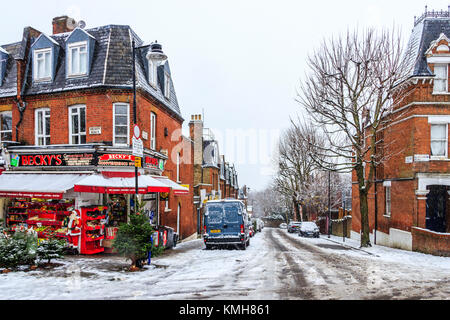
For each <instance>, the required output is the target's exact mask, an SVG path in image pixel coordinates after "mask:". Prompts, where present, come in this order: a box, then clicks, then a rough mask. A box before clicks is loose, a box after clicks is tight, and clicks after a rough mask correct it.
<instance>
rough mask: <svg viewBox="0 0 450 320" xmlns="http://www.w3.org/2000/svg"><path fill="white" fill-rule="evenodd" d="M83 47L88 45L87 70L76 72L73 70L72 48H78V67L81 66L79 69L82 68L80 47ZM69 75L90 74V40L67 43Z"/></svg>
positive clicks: (86, 53)
mask: <svg viewBox="0 0 450 320" xmlns="http://www.w3.org/2000/svg"><path fill="white" fill-rule="evenodd" d="M82 47H86V52H85V55H86V72H84V73H82V72H74V71H73V70H72V60H73V55H72V49H74V48H76V49H78V50H77V52H78V67H79V71H80V70H81V53H80V48H82ZM67 51H68V52H67V77H82V76H86V75H88V74H89V54H88V42H87V41H79V42H73V43H69V44H68V45H67Z"/></svg>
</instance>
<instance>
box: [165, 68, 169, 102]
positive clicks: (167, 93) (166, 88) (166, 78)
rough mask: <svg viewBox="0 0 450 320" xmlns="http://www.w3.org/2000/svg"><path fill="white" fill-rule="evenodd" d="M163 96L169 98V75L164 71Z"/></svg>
mask: <svg viewBox="0 0 450 320" xmlns="http://www.w3.org/2000/svg"><path fill="white" fill-rule="evenodd" d="M164 96H165V97H166V98H167V99H169V98H170V75H169V73H167V72H164Z"/></svg>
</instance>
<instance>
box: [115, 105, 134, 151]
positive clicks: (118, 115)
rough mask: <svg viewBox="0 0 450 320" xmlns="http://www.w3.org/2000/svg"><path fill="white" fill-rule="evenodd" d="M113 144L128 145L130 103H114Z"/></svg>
mask: <svg viewBox="0 0 450 320" xmlns="http://www.w3.org/2000/svg"><path fill="white" fill-rule="evenodd" d="M113 109H114V115H113V116H114V120H113V121H114V126H113V127H114V145H116V146H128V141H129V134H130V129H129V123H130V119H129V118H130V112H129V109H130V105H129V104H127V103H116V104H114V108H113Z"/></svg>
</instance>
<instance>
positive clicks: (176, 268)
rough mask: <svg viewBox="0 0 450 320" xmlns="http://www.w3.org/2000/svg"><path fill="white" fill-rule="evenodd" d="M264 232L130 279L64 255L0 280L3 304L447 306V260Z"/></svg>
mask: <svg viewBox="0 0 450 320" xmlns="http://www.w3.org/2000/svg"><path fill="white" fill-rule="evenodd" d="M339 241H341V242H342V239H341V238H338V237H332V238H330V239H327V236H322V238H320V239H312V238H301V237H299V236H298V235H297V234H289V233H287V231H286V230H285V229H284V230H282V229H273V228H264V229H263V232H261V233H257V234H256V235H255V236H254V237H253V238H251V245H250V246H249V247H248V248H247V250H245V251H244V250H236V249H221V250H205V249H204V245H203V242H202V240H193V241H189V242H185V243H182V244H179V245H178V246H177V247H176V248H174V249H173V250H169V251H167V252H166V253H165V254H164V255H162V256H160V257H157V258H154V259H152V264H151V265H150V266H146V267H145V269H144V270H143V271H138V272H128V271H126V268H127V266H128V265H129V263H128V261H125V259H123V258H120V257H116V256H108V255H102V256H68V257H66V259H62V260H56V261H55V262H57V263H59V264H60V265H59V266H57V267H55V268H54V269H52V270H42V269H38V270H34V271H17V272H10V273H7V274H0V292H1V298H2V299H50V300H53V299H71V300H74V299H76V300H84V299H121V300H127V299H153V300H155V299H156V300H171V299H180V300H181V299H194V300H200V299H214V300H228V299H237V300H239V299H248V300H253V299H254V300H262V299H267V300H274V299H276V300H278V299H449V297H450V258H445V257H435V256H430V255H425V254H420V253H415V252H408V251H403V250H398V249H392V248H386V247H381V246H374V247H372V248H368V249H364V251H361V250H357V249H353V248H351V247H354V248H358V244H357V243H356V242H355V241H354V240H349V239H346V242H345V245H341V244H339V243H337V242H339Z"/></svg>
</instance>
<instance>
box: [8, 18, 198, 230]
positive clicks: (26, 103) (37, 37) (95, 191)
mask: <svg viewBox="0 0 450 320" xmlns="http://www.w3.org/2000/svg"><path fill="white" fill-rule="evenodd" d="M52 27H53V33H52V34H51V35H49V34H46V33H44V32H41V31H39V30H36V29H34V28H32V27H26V28H24V32H23V37H22V39H21V40H20V41H19V42H16V43H11V44H5V45H1V46H0V61H1V62H0V119H1V130H0V139H1V140H0V141H1V142H2V145H3V149H2V150H3V158H4V159H5V160H6V166H5V168H6V169H7V170H6V171H4V173H3V174H2V175H1V176H0V178H1V179H3V180H2V181H1V182H0V197H3V198H2V201H3V203H5V202H7V201H11V199H14V198H15V197H17V196H27V197H30V198H31V197H39V195H41V196H43V195H44V196H46V197H48V198H51V197H52V196H57V197H58V198H59V199H61V198H63V199H65V198H69V199H75V200H74V201H75V206H76V207H79V206H81V205H83V204H84V203H88V204H101V203H103V204H106V203H116V204H119V203H121V204H124V205H125V207H127V208H126V209H124V210H125V212H128V213H129V212H130V210H133V196H132V194H133V193H134V187H135V185H134V181H135V174H134V170H135V169H134V168H135V160H136V158H135V157H134V156H133V155H132V149H131V144H132V137H133V132H134V131H133V118H134V116H136V123H137V125H138V126H139V127H140V129H141V132H140V138H141V140H142V142H143V147H144V148H143V149H144V151H143V157H142V161H141V162H142V164H141V165H140V166H139V165H138V166H139V172H138V178H139V181H140V182H139V184H138V186H139V193H141V194H142V197H143V198H144V199H145V200H146V201H147V205H146V206H147V208H148V211H149V213H151V215H152V218H153V222H154V223H155V224H161V225H166V226H170V227H172V228H173V229H174V230H175V232H176V233H178V234H179V237H180V238H181V239H185V238H188V237H190V236H193V235H195V233H196V216H195V211H194V208H193V188H192V185H193V175H192V161H191V160H192V159H191V156H192V150H191V149H192V142H191V141H190V140H189V139H188V138H186V137H184V136H182V135H181V134H180V133H181V128H182V124H183V122H184V119H183V116H182V114H181V110H180V106H179V103H178V100H177V95H176V92H175V87H174V82H173V77H172V72H171V70H170V66H169V61H168V60H167V56H166V55H165V54H164V53H163V51H162V47H161V45H160V44H158V43H157V42H153V43H151V44H145V43H144V41H143V40H142V39H140V38H139V36H138V35H137V34H136V33H135V32H134V31H133V30H132V29H131V27H130V26H127V25H106V26H101V27H95V28H89V29H86V28H85V24H84V23H77V22H75V21H74V20H73V19H71V18H69V17H67V16H62V17H57V18H54V19H53V22H52ZM133 41H134V43H135V48H136V49H135V52H136V53H135V61H136V63H135V65H134V68H133V47H132V44H133ZM133 70H134V72H133ZM133 79H135V82H133ZM133 83H135V84H136V92H137V95H136V106H137V108H136V114H134V113H133V98H134V95H133ZM58 159H59V160H58ZM74 159H75V160H76V161H75V160H74ZM181 159H189V160H190V161H181ZM87 176H90V177H91V178H92V176H94V177H95V179H94V180H95V181H94V180H92V179H91V180H85V179H86V177H87ZM58 181H59V182H58ZM63 181H64V183H63ZM161 183H162V184H161ZM141 187H142V188H141ZM5 208H6V207H5ZM3 215H4V216H6V215H7V212H3Z"/></svg>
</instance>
